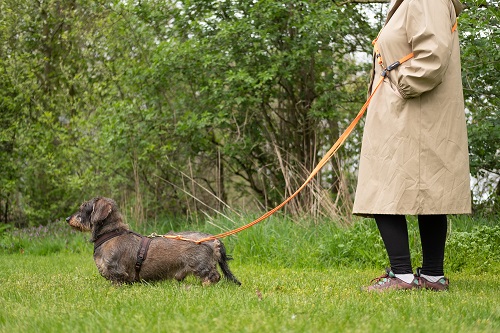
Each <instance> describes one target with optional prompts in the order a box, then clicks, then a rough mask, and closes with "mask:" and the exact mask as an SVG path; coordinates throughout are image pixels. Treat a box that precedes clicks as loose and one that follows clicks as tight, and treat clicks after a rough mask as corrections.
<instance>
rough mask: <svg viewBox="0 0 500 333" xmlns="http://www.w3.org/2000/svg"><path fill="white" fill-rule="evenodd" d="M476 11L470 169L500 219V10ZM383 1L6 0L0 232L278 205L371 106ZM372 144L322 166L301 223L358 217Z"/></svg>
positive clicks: (0, 38)
mask: <svg viewBox="0 0 500 333" xmlns="http://www.w3.org/2000/svg"><path fill="white" fill-rule="evenodd" d="M468 5H469V9H468V10H466V11H465V13H464V14H463V16H462V17H461V18H460V31H461V40H462V54H463V69H464V72H463V73H464V76H463V78H464V80H463V81H464V87H465V97H466V103H467V108H468V111H469V118H470V119H469V122H470V124H471V126H469V131H470V132H469V134H470V152H471V166H472V172H473V174H474V175H475V176H476V177H477V178H479V179H480V180H481V184H485V186H486V188H488V191H489V192H490V193H494V195H492V196H491V197H490V199H489V201H487V202H485V203H481V204H482V206H480V205H476V209H477V210H479V209H480V210H481V213H485V214H486V215H487V214H490V215H494V214H497V213H498V212H499V211H500V209H499V208H498V206H497V205H498V202H500V201H499V200H497V199H496V197H495V193H496V195H498V194H499V193H498V191H499V186H498V184H499V182H498V180H497V179H495V178H491V175H492V174H493V175H494V174H497V175H498V174H499V173H500V172H499V171H498V160H499V159H498V149H497V147H498V146H499V142H498V141H499V135H500V134H499V133H500V132H499V131H498V128H500V124H499V123H498V117H497V116H496V106H497V105H498V104H499V101H498V96H497V95H498V94H495V92H496V91H498V90H499V89H498V88H499V87H498V80H497V78H496V73H497V72H498V69H499V68H498V63H499V62H498V57H499V54H498V48H497V47H496V45H498V30H499V29H498V1H496V0H495V1H493V0H492V1H479V0H474V1H470V2H468ZM369 6H370V5H361V4H359V5H353V4H350V3H349V2H332V1H329V0H321V1H298V0H297V1H295V0H294V1H288V2H277V1H271V0H263V1H257V2H256V1H239V2H238V1H205V0H194V1H193V0H190V1H176V2H168V1H167V2H165V1H158V0H145V1H119V0H111V1H99V2H96V1H90V0H70V1H63V2H61V1H55V0H49V1H42V2H40V1H32V0H4V1H2V2H0V77H2V80H1V81H0V160H1V161H2V163H0V222H3V223H5V222H8V223H13V224H15V225H16V226H19V227H21V226H30V225H31V226H38V225H40V224H42V225H46V224H48V223H50V222H52V221H55V220H57V219H58V218H61V217H63V216H66V215H68V214H69V213H70V212H72V211H73V210H74V209H76V207H77V206H78V205H79V203H80V202H81V201H83V200H85V199H89V198H91V197H94V196H97V195H106V196H109V197H113V198H114V199H115V200H116V201H117V202H119V203H120V205H121V206H123V207H126V211H127V214H129V215H130V216H132V217H133V218H134V220H135V221H137V222H138V224H141V223H142V222H144V221H146V220H157V219H158V218H161V217H165V216H167V215H168V216H177V217H179V216H182V217H186V216H188V218H190V219H191V220H197V219H198V217H199V216H204V215H211V214H212V212H213V211H214V210H217V211H221V210H222V209H223V207H225V206H224V204H223V203H227V204H228V205H229V206H231V207H234V208H235V209H238V210H246V211H249V212H255V211H257V210H261V209H262V208H264V209H265V208H268V207H270V206H275V205H276V204H277V203H279V202H281V201H282V200H283V198H284V197H285V196H287V195H288V194H289V193H291V192H293V191H295V189H296V188H298V186H299V185H300V184H302V182H303V180H304V178H305V176H306V175H308V173H309V171H310V170H311V169H313V167H314V166H315V163H316V162H317V161H318V160H319V158H320V157H321V156H322V152H324V151H325V150H326V149H328V148H329V147H330V146H331V144H332V143H333V142H334V141H335V140H336V138H337V137H338V136H339V134H340V133H341V131H342V130H343V129H344V128H345V127H346V124H347V122H348V121H349V120H350V119H351V118H352V117H353V115H354V114H355V113H356V112H357V111H358V109H359V107H360V106H361V104H362V103H363V102H364V99H365V97H366V96H365V90H366V79H367V77H368V69H369V65H370V64H369V62H365V61H364V59H367V58H368V55H369V54H371V44H370V40H371V38H373V37H374V36H375V34H376V27H372V26H371V25H370V24H369V23H368V20H367V15H365V14H364V13H365V12H366V8H372V7H369ZM378 19H379V18H378ZM495 28H497V29H495ZM359 143H360V130H356V131H355V133H354V134H353V135H352V136H351V138H350V139H349V143H348V144H347V145H346V146H345V147H344V148H343V149H342V150H341V151H340V152H339V155H338V161H336V162H332V164H331V165H329V166H327V167H326V168H324V170H322V173H321V175H320V176H319V177H318V181H317V182H318V185H320V186H322V188H324V189H327V190H324V191H323V193H325V195H324V198H323V196H322V195H318V194H316V192H319V191H315V190H311V191H304V194H302V195H301V196H299V198H298V199H297V200H296V201H295V202H294V204H293V205H288V206H287V208H286V209H287V213H292V215H295V216H297V215H298V216H300V215H301V214H310V213H311V207H315V208H314V211H313V212H312V213H313V214H314V216H323V215H330V216H332V215H334V214H331V213H330V211H329V210H328V209H327V208H328V207H327V205H326V204H324V202H326V201H328V202H330V203H331V202H332V199H335V200H336V204H337V205H345V206H346V209H343V210H341V211H344V212H349V207H350V206H349V205H350V204H351V200H352V199H351V194H352V193H351V192H352V188H353V179H354V178H355V175H354V173H353V171H352V170H355V165H356V163H357V162H356V161H357V153H358V150H359ZM341 169H342V170H344V171H343V172H340V170H341ZM487 175H489V176H488V177H487ZM341 184H344V185H342V186H343V187H342V186H341ZM342 191H343V192H344V193H342ZM477 204H479V202H478V203H477ZM337 215H339V214H338V213H337ZM340 215H349V213H341V214H340ZM346 218H347V219H349V216H347V217H346ZM325 246H327V247H328V245H325ZM348 248H349V246H348V245H346V249H348ZM325 251H326V250H325ZM328 251H330V250H328ZM332 251H333V250H332ZM346 251H347V250H346Z"/></svg>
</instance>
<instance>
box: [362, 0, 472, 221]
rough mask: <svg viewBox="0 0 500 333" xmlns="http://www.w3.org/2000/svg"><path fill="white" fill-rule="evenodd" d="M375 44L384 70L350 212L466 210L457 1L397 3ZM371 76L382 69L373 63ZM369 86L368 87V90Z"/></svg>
mask: <svg viewBox="0 0 500 333" xmlns="http://www.w3.org/2000/svg"><path fill="white" fill-rule="evenodd" d="M393 3H394V5H393V6H392V8H391V9H390V11H389V14H388V17H387V20H386V24H385V26H384V28H383V29H382V31H381V33H380V35H379V38H378V42H377V43H378V46H379V50H380V53H381V54H382V58H383V61H384V64H385V66H388V65H390V64H392V63H393V62H395V61H397V60H398V59H400V58H402V57H403V56H406V55H407V54H409V53H411V52H413V53H414V57H413V58H412V59H410V60H408V61H407V62H405V63H403V64H402V65H401V66H399V67H398V68H396V69H395V70H393V71H391V72H389V77H388V78H386V79H385V80H384V82H383V83H382V85H381V86H380V88H379V90H378V91H377V92H376V93H375V95H374V96H373V99H372V101H371V103H370V105H369V107H368V110H367V114H366V120H365V128H364V133H363V141H362V147H361V157H360V164H359V173H358V184H357V189H356V196H355V201H354V208H353V213H354V214H357V215H366V216H371V215H372V214H402V215H403V214H404V215H428V214H467V213H470V212H471V194H470V193H471V191H470V176H469V154H468V145H467V129H466V123H465V112H464V98H463V92H462V80H461V69H460V50H459V43H458V33H457V32H456V31H455V32H452V27H453V25H454V24H455V21H456V16H457V14H458V13H460V10H461V8H462V7H461V4H460V2H458V1H457V0H404V1H402V0H396V1H393ZM374 69H375V70H374V77H372V82H373V80H375V81H374V82H375V83H376V82H377V81H378V80H379V77H380V72H381V67H380V65H379V64H378V63H376V61H375V60H374ZM372 88H373V86H372Z"/></svg>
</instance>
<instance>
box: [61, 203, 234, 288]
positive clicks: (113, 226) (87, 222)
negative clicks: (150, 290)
mask: <svg viewBox="0 0 500 333" xmlns="http://www.w3.org/2000/svg"><path fill="white" fill-rule="evenodd" d="M66 221H67V222H68V223H69V225H70V226H71V227H73V228H75V229H77V230H80V231H90V232H91V233H92V238H91V241H92V242H93V243H94V261H95V264H96V266H97V269H98V270H99V273H100V274H101V275H102V276H103V277H105V278H106V279H108V280H111V281H112V282H114V283H117V284H121V283H133V282H140V281H158V280H164V279H176V280H178V281H182V280H183V279H184V278H185V277H186V276H188V275H189V274H192V275H194V276H196V277H197V278H199V279H200V280H201V282H202V283H203V284H204V285H208V284H214V283H217V282H219V280H220V278H221V275H220V274H219V272H218V270H217V264H218V265H219V266H220V268H221V270H222V273H223V274H224V277H225V278H226V279H227V280H229V281H232V282H234V283H236V284H238V285H240V284H241V283H240V282H239V281H238V279H236V277H235V276H234V275H233V273H232V272H231V271H230V270H229V266H228V264H227V261H228V260H230V258H229V257H228V256H227V255H226V249H225V247H224V244H223V243H222V242H221V241H220V240H218V239H215V238H214V239H210V240H208V241H204V242H202V243H196V241H197V240H200V239H203V238H207V237H210V236H211V235H209V234H204V233H199V232H194V231H184V232H180V233H172V232H171V233H170V234H174V235H176V236H178V237H179V238H182V240H181V239H174V238H165V237H162V236H158V237H145V236H142V235H139V234H137V233H135V232H133V231H130V230H129V227H128V225H127V224H125V223H124V222H123V217H122V215H121V213H120V212H119V210H118V206H117V204H116V202H115V201H114V200H112V199H109V198H103V197H98V198H94V199H92V200H89V201H87V202H84V203H83V204H82V205H81V206H80V209H79V210H78V212H76V213H75V214H73V215H71V216H70V217H68V218H67V219H66ZM191 240H192V241H191Z"/></svg>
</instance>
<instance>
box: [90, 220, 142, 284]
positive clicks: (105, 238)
mask: <svg viewBox="0 0 500 333" xmlns="http://www.w3.org/2000/svg"><path fill="white" fill-rule="evenodd" d="M124 234H133V235H135V236H137V237H140V238H141V245H140V246H139V250H137V259H136V261H135V281H136V282H139V281H140V278H139V273H140V272H141V267H142V263H143V262H144V260H146V257H147V255H148V250H149V245H150V244H151V239H152V238H150V237H146V236H143V235H140V234H138V233H136V232H133V231H129V230H114V231H110V232H107V233H105V234H103V235H101V236H99V238H97V239H96V240H95V241H94V254H95V251H96V250H97V249H98V248H99V247H100V246H101V245H102V244H104V243H106V242H107V241H109V240H111V239H113V238H115V237H118V236H121V235H124Z"/></svg>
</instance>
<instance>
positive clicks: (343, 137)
mask: <svg viewBox="0 0 500 333" xmlns="http://www.w3.org/2000/svg"><path fill="white" fill-rule="evenodd" d="M457 26H458V21H455V24H454V25H453V27H452V28H451V32H452V33H453V32H455V31H456V30H457ZM379 35H380V33H379ZM377 40H378V36H377V38H376V39H375V40H374V41H373V42H372V44H373V45H374V50H375V57H376V58H377V59H378V63H379V64H380V65H381V66H382V69H383V70H382V73H381V74H380V79H379V80H378V82H377V84H376V85H375V88H374V89H373V90H372V92H371V94H370V96H369V97H368V99H367V100H366V102H365V104H364V105H363V107H361V110H359V112H358V114H357V115H356V118H354V120H353V121H352V122H351V123H350V124H349V126H347V128H346V130H345V131H344V133H342V135H341V136H340V137H339V138H338V139H337V141H336V142H335V143H334V144H333V146H332V148H330V150H329V151H328V152H327V153H326V155H325V156H324V157H323V158H322V159H321V160H320V161H319V162H318V165H317V166H316V167H315V168H314V170H313V171H312V172H311V174H310V175H309V177H307V179H306V180H305V182H304V184H302V186H300V187H299V188H298V189H297V190H296V191H295V192H294V193H293V194H292V195H291V196H289V197H288V198H287V199H286V200H285V201H283V202H282V203H281V204H279V205H278V206H276V207H274V208H273V209H271V210H270V211H268V212H267V213H265V214H264V215H262V216H261V217H259V218H257V219H256V220H254V221H252V222H250V223H248V224H246V225H244V226H241V227H239V228H236V229H233V230H229V231H226V232H223V233H220V234H218V235H214V236H209V237H206V238H202V239H199V240H194V239H189V238H185V237H182V236H180V235H162V236H161V237H163V238H169V239H178V240H184V241H191V242H194V243H196V244H200V243H203V242H207V241H211V240H215V239H220V238H224V237H227V236H231V235H234V234H237V233H239V232H241V231H243V230H245V229H248V228H250V227H252V226H254V225H256V224H257V223H259V222H262V221H264V220H265V219H267V218H268V217H269V216H271V215H273V214H274V213H276V212H277V211H278V210H280V209H281V208H283V206H285V205H286V204H287V203H288V202H290V201H291V200H292V199H293V198H295V197H296V196H297V195H298V194H299V192H300V191H302V190H303V189H304V188H305V187H306V186H307V184H309V182H311V180H312V179H313V178H314V176H316V174H317V173H318V172H319V170H321V168H323V166H325V164H326V163H327V162H328V161H329V160H330V159H331V158H332V156H333V155H335V153H336V152H337V150H339V148H340V146H342V144H343V143H344V142H345V140H346V139H347V137H348V136H349V135H350V134H351V132H352V131H353V130H354V127H356V125H357V124H358V122H359V120H360V119H361V118H362V117H363V115H364V114H365V111H366V109H367V108H368V105H369V104H370V102H371V100H372V97H373V95H375V93H376V92H377V90H378V88H379V87H380V85H381V84H382V82H383V81H384V79H385V78H386V76H387V73H388V72H390V71H392V70H393V69H395V68H397V67H399V66H400V65H401V64H402V63H404V62H406V61H408V60H410V59H411V58H413V56H414V54H413V52H412V53H409V54H407V55H406V56H404V57H402V58H401V59H399V60H398V61H396V62H394V63H392V64H390V65H389V66H387V67H385V66H384V64H383V62H382V55H381V54H380V51H379V49H378V46H377Z"/></svg>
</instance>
